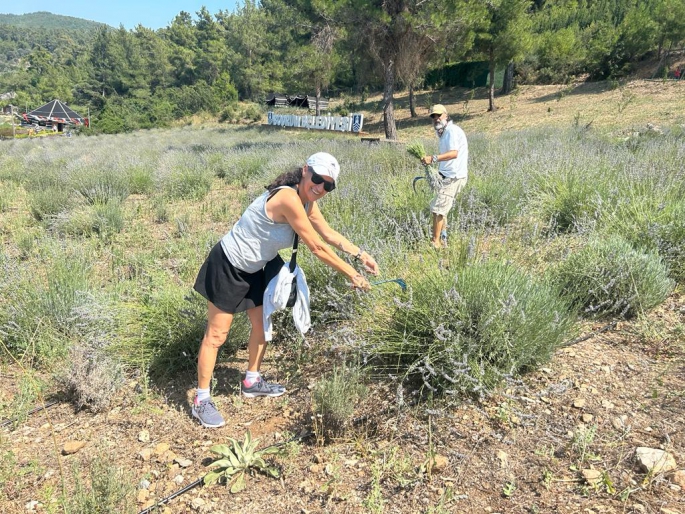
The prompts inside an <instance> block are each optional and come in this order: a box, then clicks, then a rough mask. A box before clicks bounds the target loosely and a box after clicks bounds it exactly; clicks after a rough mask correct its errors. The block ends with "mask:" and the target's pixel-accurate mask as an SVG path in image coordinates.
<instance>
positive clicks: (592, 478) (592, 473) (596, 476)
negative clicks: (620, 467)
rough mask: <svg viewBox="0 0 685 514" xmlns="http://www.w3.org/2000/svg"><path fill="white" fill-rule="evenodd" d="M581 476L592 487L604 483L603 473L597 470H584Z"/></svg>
mask: <svg viewBox="0 0 685 514" xmlns="http://www.w3.org/2000/svg"><path fill="white" fill-rule="evenodd" d="M581 474H582V475H583V478H584V479H585V481H586V482H587V483H588V484H590V485H598V484H599V483H600V482H601V481H602V472H601V471H598V470H596V469H584V470H582V471H581Z"/></svg>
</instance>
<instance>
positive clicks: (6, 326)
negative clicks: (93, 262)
mask: <svg viewBox="0 0 685 514" xmlns="http://www.w3.org/2000/svg"><path fill="white" fill-rule="evenodd" d="M82 251H83V249H78V250H76V251H52V250H50V249H48V251H46V252H44V253H43V255H42V256H41V258H42V259H43V262H44V263H45V266H46V268H45V279H44V280H43V279H42V277H41V276H40V275H37V274H36V272H35V270H34V269H32V268H31V267H29V265H23V264H22V265H17V264H16V263H13V262H11V261H7V262H5V263H4V264H3V267H4V268H5V271H7V272H8V274H7V275H6V276H4V277H3V280H0V293H1V294H2V297H3V298H4V299H5V300H6V303H5V304H4V305H3V306H2V308H0V336H2V337H4V339H5V341H6V342H7V344H8V348H9V349H10V351H12V352H13V353H14V354H15V355H20V354H22V353H24V352H26V351H30V352H31V357H34V358H36V359H37V360H38V361H39V362H41V363H50V360H51V359H52V358H55V357H58V356H64V354H65V352H66V348H67V346H68V344H69V338H70V337H71V336H74V335H76V334H78V329H77V327H78V324H79V323H80V320H79V317H78V316H76V315H75V314H74V312H75V311H74V310H75V309H77V308H78V307H79V306H80V305H82V304H83V303H87V302H88V298H87V292H88V291H89V289H90V264H89V263H88V262H87V260H86V258H85V257H84V253H77V252H82Z"/></svg>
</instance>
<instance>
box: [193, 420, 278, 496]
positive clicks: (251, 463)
mask: <svg viewBox="0 0 685 514" xmlns="http://www.w3.org/2000/svg"><path fill="white" fill-rule="evenodd" d="M229 441H230V445H226V444H217V445H214V446H212V447H211V448H210V451H211V452H212V453H214V454H216V455H218V456H219V459H217V460H215V461H214V462H212V463H211V464H210V466H211V467H214V468H216V469H214V470H213V471H210V472H209V473H207V474H206V475H205V477H204V479H203V481H204V484H205V485H212V484H215V483H217V482H218V481H219V480H220V479H224V480H225V481H226V486H227V487H228V486H230V491H231V493H233V494H235V493H239V492H240V491H242V490H243V489H245V487H246V482H245V476H246V475H247V474H249V473H253V472H254V471H259V472H261V473H264V474H266V475H268V476H271V477H274V478H278V477H279V476H280V473H279V471H278V469H277V468H276V467H274V466H272V465H269V464H267V462H266V461H265V460H264V457H265V456H266V455H271V454H276V453H278V452H280V448H278V447H276V446H270V447H267V448H265V449H264V450H257V443H258V442H259V440H258V439H252V434H250V431H249V430H248V431H247V432H246V434H245V439H244V441H242V442H240V441H238V440H236V439H233V438H229Z"/></svg>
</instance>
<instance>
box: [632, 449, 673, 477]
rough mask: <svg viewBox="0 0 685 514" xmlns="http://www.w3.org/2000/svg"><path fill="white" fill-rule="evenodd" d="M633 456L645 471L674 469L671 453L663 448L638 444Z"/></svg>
mask: <svg viewBox="0 0 685 514" xmlns="http://www.w3.org/2000/svg"><path fill="white" fill-rule="evenodd" d="M635 458H636V459H637V462H638V463H639V464H640V467H641V468H642V469H643V470H644V471H646V472H647V473H652V474H658V473H666V472H668V471H671V470H674V469H676V463H675V459H674V458H673V455H671V454H670V453H668V452H665V451H663V450H658V449H655V448H647V447H644V446H640V447H638V448H637V449H636V450H635Z"/></svg>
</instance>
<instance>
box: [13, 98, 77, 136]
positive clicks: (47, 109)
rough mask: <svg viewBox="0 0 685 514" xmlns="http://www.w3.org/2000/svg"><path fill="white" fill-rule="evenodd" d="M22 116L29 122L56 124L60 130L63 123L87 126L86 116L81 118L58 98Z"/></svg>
mask: <svg viewBox="0 0 685 514" xmlns="http://www.w3.org/2000/svg"><path fill="white" fill-rule="evenodd" d="M23 118H24V120H25V121H26V122H27V123H31V124H38V125H51V126H57V127H58V129H59V130H60V131H61V130H62V128H63V127H64V125H85V126H88V119H87V118H82V117H81V116H80V115H79V114H78V113H76V112H75V111H74V110H72V109H70V108H69V107H67V106H66V105H64V104H63V103H62V102H60V101H59V100H53V101H52V102H48V103H46V104H45V105H43V106H41V107H38V109H34V110H32V111H31V112H29V113H26V114H24V115H23Z"/></svg>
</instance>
